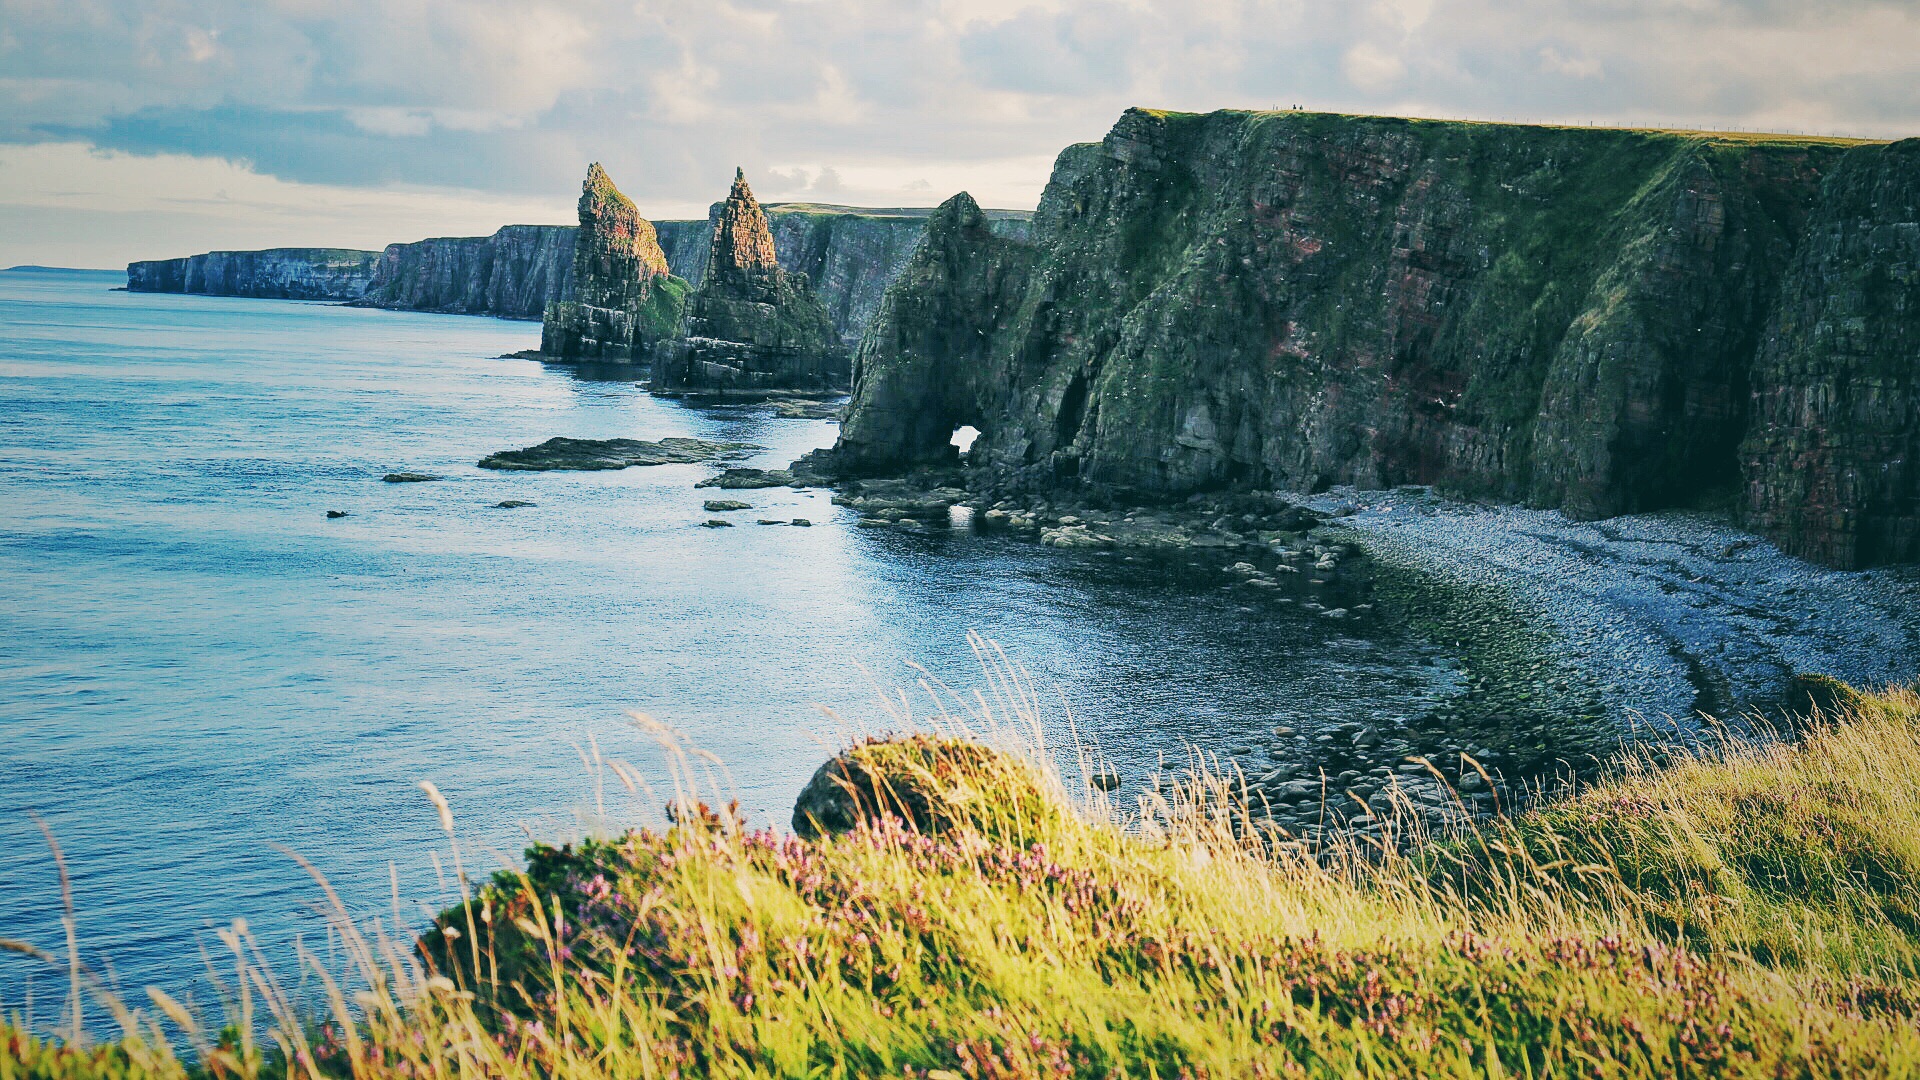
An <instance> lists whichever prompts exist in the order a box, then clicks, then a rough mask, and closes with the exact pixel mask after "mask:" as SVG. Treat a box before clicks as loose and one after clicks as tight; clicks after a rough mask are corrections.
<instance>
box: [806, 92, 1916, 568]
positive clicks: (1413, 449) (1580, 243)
mask: <svg viewBox="0 0 1920 1080" xmlns="http://www.w3.org/2000/svg"><path fill="white" fill-rule="evenodd" d="M969 214H971V210H969V209H967V208H966V207H960V206H958V205H957V204H953V205H950V207H949V208H948V210H947V213H946V216H945V217H942V216H939V215H936V217H935V218H934V219H933V221H934V223H933V224H932V225H930V226H929V237H930V238H938V237H945V238H947V240H948V241H949V243H948V244H947V245H946V247H945V248H943V249H940V250H935V247H936V245H934V244H932V243H930V244H929V245H927V246H926V247H924V248H923V249H922V250H921V251H920V252H919V253H918V254H916V256H915V258H916V260H918V265H917V266H915V265H910V266H909V267H908V268H907V269H906V271H904V272H903V274H902V276H901V279H900V281H899V282H897V283H896V285H895V286H894V288H893V289H892V290H890V292H891V293H892V294H895V295H897V297H898V299H897V300H895V299H893V298H892V297H890V298H889V300H888V301H887V302H886V303H883V305H882V308H881V310H880V312H879V313H878V315H877V316H876V318H875V320H874V322H873V323H872V324H871V326H870V329H869V333H868V336H867V338H866V339H865V340H864V341H863V343H862V348H861V352H860V356H859V358H858V360H857V367H858V369H859V372H860V378H859V379H858V380H857V382H858V383H859V386H858V387H857V388H856V394H855V396H854V400H853V403H852V405H851V407H850V409H849V412H848V414H847V418H846V424H845V428H844V432H843V440H842V445H841V447H840V457H841V459H842V461H843V463H844V466H845V467H846V468H847V469H848V470H849V471H853V472H887V471H901V470H904V469H908V468H911V467H913V466H915V465H919V464H924V463H927V462H929V461H937V460H942V459H944V458H945V457H946V456H947V455H948V454H949V451H947V449H946V441H947V438H946V437H947V435H948V434H950V433H951V432H952V431H953V430H954V428H956V427H958V426H960V425H963V424H964V425H970V426H974V427H977V428H979V429H980V430H981V432H982V436H981V439H980V441H979V443H977V444H976V447H975V452H974V455H973V457H974V458H975V459H976V460H977V461H978V462H979V463H980V464H982V465H983V466H985V468H983V469H982V474H983V475H982V484H983V485H985V486H991V487H996V488H1006V489H1026V490H1035V489H1048V488H1057V487H1059V486H1061V485H1070V486H1075V487H1081V488H1088V489H1098V490H1102V491H1108V492H1113V493H1115V494H1117V495H1119V496H1122V497H1128V498H1138V497H1148V498H1160V497H1171V496H1183V495H1186V494H1188V493H1190V492H1194V491H1203V490H1207V489H1210V488H1218V487H1226V486H1234V485H1244V486H1249V487H1253V488H1270V487H1286V488H1290V489H1309V490H1310V489H1314V488H1317V487H1319V486H1321V485H1326V484H1339V483H1351V484H1356V485H1359V486H1362V487H1391V486H1394V485H1398V484H1406V483H1420V484H1437V485H1440V486H1442V487H1445V488H1448V489H1450V490H1452V491H1455V492H1459V493H1462V494H1466V495H1471V496H1475V497H1488V498H1495V499H1501V500H1507V501H1514V502H1524V503H1527V504H1529V505H1534V506H1542V507H1556V508H1561V509H1564V510H1566V511H1567V512H1569V513H1570V514H1574V515H1576V516H1579V517H1585V518H1593V517H1606V516H1611V515H1615V514H1621V513H1630V512H1637V511H1643V510H1651V509H1659V508H1664V507H1672V506H1682V505H1697V504H1701V503H1713V504H1718V505H1732V506H1734V507H1735V508H1736V510H1737V511H1738V512H1739V513H1741V514H1742V515H1744V516H1745V517H1746V518H1747V519H1748V520H1750V521H1752V522H1754V523H1755V524H1756V525H1758V526H1760V527H1762V528H1765V529H1766V530H1767V531H1768V532H1769V533H1770V534H1771V535H1774V536H1775V537H1776V538H1778V539H1780V540H1781V541H1782V542H1783V543H1784V544H1785V545H1786V546H1788V547H1789V548H1791V549H1792V550H1794V551H1795V552H1796V553H1799V554H1803V555H1807V556H1810V557H1814V558H1818V559H1821V560H1823V561H1828V562H1832V563H1837V564H1840V565H1861V564H1871V563H1875V562H1886V561H1902V560H1907V559H1913V558H1920V482H1916V481H1917V480H1920V478H1916V476H1915V475H1914V474H1913V472H1912V470H1910V469H1908V468H1907V467H1906V466H1905V464H1904V463H1905V462H1906V461H1908V460H1911V459H1913V458H1915V457H1916V456H1920V445H1915V444H1914V442H1913V439H1914V438H1915V437H1916V436H1913V435H1912V432H1914V431H1916V430H1920V378H1916V372H1920V354H1916V353H1915V351H1914V350H1913V348H1912V347H1911V345H1910V340H1911V331H1910V328H1911V327H1912V326H1913V325H1915V324H1916V323H1917V322H1920V277H1916V276H1915V274H1914V272H1913V268H1914V267H1915V266H1916V265H1920V250H1917V249H1916V243H1915V238H1916V237H1920V141H1913V140H1910V141H1908V142H1903V143H1893V144H1884V143H1861V142H1855V141H1850V140H1838V139H1816V138H1806V137H1772V136H1749V135H1738V134H1733V135H1725V134H1718V133H1700V132H1678V131H1656V130H1635V129H1611V128H1574V127H1533V126H1522V125H1512V124H1488V123H1471V122H1461V121H1438V120H1409V119H1400V118H1394V117H1366V116H1344V115H1336V114H1326V113H1304V112H1280V113H1252V112H1233V111H1225V112H1215V113H1206V114H1191V113H1168V112H1158V111H1152V110H1140V109H1136V110H1131V111H1129V112H1128V113H1127V114H1126V115H1125V116H1123V117H1122V118H1121V119H1120V121H1119V122H1118V123H1117V124H1115V126H1114V128H1113V130H1112V131H1111V132H1110V133H1109V134H1108V135H1107V137H1106V139H1105V140H1103V141H1102V142H1100V143H1098V144H1085V145H1080V146H1074V147H1070V148H1068V149H1067V150H1066V151H1064V152H1063V153H1062V154H1061V155H1060V157H1059V159H1058V160H1057V162H1056V164H1055V167H1054V173H1053V177H1052V179H1051V181H1050V183H1049V184H1048V187H1047V191H1046V194H1045V195H1044V196H1043V198H1042V200H1041V205H1040V208H1039V209H1038V211H1036V213H1035V216H1034V223H1033V227H1032V233H1031V242H1030V243H1020V244H1006V245H987V244H984V243H982V242H981V241H980V239H979V238H978V237H977V236H976V235H975V233H976V232H977V230H970V229H964V228H958V227H954V226H953V225H952V222H957V221H958V220H959V219H960V218H961V217H965V216H967V215H969ZM943 222H946V223H947V224H946V226H945V227H943ZM989 247H992V248H993V253H992V262H991V265H990V266H983V267H976V268H973V269H971V270H969V271H968V274H969V276H970V278H971V280H972V281H974V282H976V283H978V284H979V285H980V286H981V288H982V289H985V290H987V291H975V292H968V291H966V290H965V289H964V288H954V287H953V286H952V283H951V281H952V276H951V275H943V273H942V272H941V270H940V268H941V267H942V266H945V265H952V264H955V263H956V262H957V261H959V260H960V259H961V258H962V257H965V258H967V259H976V260H977V259H981V258H986V257H987V255H986V252H987V249H988V248H989ZM916 282H920V283H923V285H927V286H930V287H921V288H918V289H917V290H916V287H915V284H914V283H916ZM889 305H891V306H889ZM940 341H946V342H951V343H954V345H953V347H952V348H941V347H938V346H937V344H936V343H937V342H940ZM922 373H930V374H922ZM955 387H965V388H966V391H967V392H966V393H964V394H961V395H956V394H955V393H954V388H955ZM870 398H871V399H872V401H873V406H874V407H871V408H870V407H869V399H870Z"/></svg>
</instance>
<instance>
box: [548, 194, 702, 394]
mask: <svg viewBox="0 0 1920 1080" xmlns="http://www.w3.org/2000/svg"><path fill="white" fill-rule="evenodd" d="M573 281H574V288H573V296H572V298H571V299H568V300H562V301H558V302H556V303H553V304H551V305H549V306H548V308H547V310H546V314H545V318H544V321H543V325H542V327H541V333H540V351H541V352H544V353H546V354H548V355H549V356H557V357H568V358H572V357H579V358H592V359H602V360H644V359H646V358H647V357H648V355H649V353H650V352H651V350H652V348H653V345H654V343H655V342H658V341H660V340H662V339H663V338H665V337H667V336H668V335H670V334H671V333H673V331H674V329H675V328H676V327H678V325H679V323H680V312H681V306H682V303H683V302H684V299H685V296H686V283H685V282H683V281H681V280H680V279H678V278H675V277H673V276H672V275H671V273H670V272H669V271H668V269H667V256H666V254H665V253H664V252H662V251H661V250H660V242H659V240H658V239H656V238H655V235H654V231H653V223H652V222H650V221H648V220H647V219H646V218H643V217H641V216H640V212H639V210H637V209H635V207H634V205H633V203H632V202H631V201H629V200H628V199H627V197H626V196H625V195H622V194H620V189H619V188H616V187H614V186H613V181H612V180H610V179H608V177H607V174H606V171H605V170H603V169H601V168H600V163H599V162H594V163H593V165H592V166H590V167H589V168H588V169H587V178H586V180H585V181H584V182H583V183H582V184H581V190H580V228H579V230H578V231H577V232H575V234H574V244H573Z"/></svg>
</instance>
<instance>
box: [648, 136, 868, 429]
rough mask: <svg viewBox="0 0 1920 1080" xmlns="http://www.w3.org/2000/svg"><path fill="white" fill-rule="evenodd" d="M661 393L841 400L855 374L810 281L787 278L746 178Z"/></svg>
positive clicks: (716, 228)
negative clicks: (830, 393) (787, 394)
mask: <svg viewBox="0 0 1920 1080" xmlns="http://www.w3.org/2000/svg"><path fill="white" fill-rule="evenodd" d="M659 352H660V353H661V355H660V357H659V359H657V360H656V361H655V363H654V370H653V388H654V389H655V390H657V391H662V392H668V393H713V392H728V391H759V390H831V389H838V388H841V387H844V386H845V385H846V384H847V376H848V373H849V368H850V360H849V358H848V355H847V350H846V348H845V346H844V345H842V344H841V341H840V336H839V334H838V333H837V332H836V331H835V330H834V327H833V319H832V317H831V316H829V315H828V314H827V309H826V307H825V306H824V305H823V304H821V303H820V299H819V297H817V296H815V295H814V292H813V286H812V284H811V283H810V282H809V281H808V280H807V276H806V275H805V274H790V273H788V272H786V271H785V270H782V269H781V268H780V260H779V257H778V256H777V255H775V253H774V249H773V233H772V232H771V231H770V230H769V229H768V228H767V216H766V214H765V213H763V212H761V209H760V204H759V202H758V201H756V200H755V199H754V197H753V189H752V188H749V187H748V186H747V177H746V173H745V172H744V171H741V170H736V171H735V173H734V178H733V191H732V192H731V193H729V194H728V196H727V201H726V202H724V203H722V204H721V205H720V206H719V207H718V208H717V209H716V210H715V211H714V217H713V246H712V251H711V254H710V255H709V257H708V260H707V272H706V276H705V277H704V278H703V279H702V280H701V282H700V287H699V288H698V289H697V290H695V291H694V293H693V295H692V296H691V297H690V298H689V299H688V300H687V308H686V316H685V318H684V319H683V321H682V324H681V333H680V337H679V338H678V339H677V340H675V341H674V342H673V343H672V344H671V345H668V346H664V347H663V348H661V349H660V350H659Z"/></svg>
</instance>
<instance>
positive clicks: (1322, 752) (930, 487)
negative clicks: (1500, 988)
mask: <svg viewBox="0 0 1920 1080" xmlns="http://www.w3.org/2000/svg"><path fill="white" fill-rule="evenodd" d="M806 464H807V462H805V461H802V462H799V463H796V470H782V471H779V473H777V474H773V473H769V474H764V475H765V477H766V479H767V480H768V481H772V480H775V479H776V478H777V479H780V480H785V481H787V482H789V483H820V482H823V480H824V478H821V477H817V476H813V475H811V474H808V473H807V472H806V469H805V466H806ZM736 471H737V470H736ZM967 479H968V477H967V475H966V470H964V469H959V470H946V471H941V470H929V471H922V472H920V473H918V474H916V475H915V476H914V477H912V478H911V479H862V480H843V481H841V482H839V483H838V484H837V485H836V490H837V493H836V495H835V497H834V502H835V503H836V504H838V505H841V506H843V507H846V508H848V509H851V510H853V511H855V512H857V514H858V515H859V516H858V517H857V518H856V519H855V525H856V526H857V527H860V528H865V529H892V530H898V531H904V532H918V533H927V532H932V531H937V530H941V529H948V528H967V529H979V530H987V531H1001V532H1005V533H1008V534H1012V535H1015V536H1021V537H1025V538H1028V539H1030V540H1032V541H1033V542H1036V543H1039V544H1043V545H1046V546H1050V547H1056V548H1062V549H1073V550H1087V551H1100V552H1105V553H1108V554H1109V555H1110V556H1111V557H1116V558H1122V559H1128V560H1149V559H1151V560H1178V561H1180V562H1183V563H1185V564H1186V565H1187V566H1188V567H1193V566H1198V567H1202V568H1203V569H1204V570H1205V571H1206V572H1210V573H1215V574H1217V575H1218V576H1219V581H1220V587H1221V588H1224V589H1232V590H1234V591H1236V592H1238V593H1241V594H1244V595H1245V596H1246V597H1247V602H1248V603H1264V604H1279V605H1290V606H1294V607H1296V608H1297V609H1298V610H1300V611H1302V612H1303V613H1309V614H1312V615H1315V616H1318V617H1320V618H1325V619H1328V620H1336V621H1341V622H1351V623H1357V624H1361V625H1366V624H1369V623H1372V624H1375V628H1374V629H1371V630H1370V631H1369V632H1374V633H1385V634H1406V635H1411V636H1413V637H1414V638H1415V639H1416V640H1420V641H1424V642H1425V643H1426V644H1427V647H1428V651H1429V656H1428V659H1427V661H1426V662H1427V663H1428V664H1429V665H1431V667H1432V672H1433V680H1432V681H1433V689H1432V692H1431V693H1430V694H1427V695H1425V696H1423V697H1421V698H1419V699H1417V700H1412V701H1409V703H1408V707H1407V709H1406V710H1405V712H1404V713H1403V714H1402V715H1397V716H1382V717H1380V718H1379V719H1378V720H1377V721H1376V722H1372V723H1358V722H1349V723H1345V724H1341V725H1338V726H1336V727H1333V728H1331V729H1323V730H1314V731H1300V730H1296V729H1294V728H1292V727H1287V726H1282V727H1278V728H1276V729H1275V730H1274V731H1273V732H1272V733H1271V734H1270V735H1263V736H1262V737H1260V738H1257V739H1250V738H1242V739H1240V740H1237V743H1238V744H1237V745H1232V746H1222V747H1216V748H1211V749H1212V750H1214V751H1217V752H1219V753H1220V760H1221V761H1222V762H1232V763H1233V765H1234V766H1235V767H1236V768H1237V769H1238V770H1239V771H1240V772H1241V773H1242V774H1243V777H1244V782H1245V785H1246V794H1247V797H1248V801H1249V803H1250V804H1251V805H1252V806H1254V807H1255V808H1256V809H1257V811H1258V814H1257V816H1258V817H1259V818H1261V819H1264V821H1265V823H1266V824H1267V825H1269V826H1272V827H1277V828H1279V829H1281V830H1284V832H1285V834H1286V835H1287V836H1288V837H1292V838H1296V839H1300V840H1303V841H1318V840H1322V839H1325V838H1326V837H1327V836H1329V835H1330V834H1332V833H1339V834H1341V835H1347V836H1358V837H1363V838H1374V839H1384V838H1388V837H1393V836H1395V835H1401V836H1404V835H1406V833H1407V831H1408V829H1409V826H1410V824H1412V823H1417V826H1416V827H1415V829H1414V831H1419V830H1420V829H1425V830H1447V829H1453V828H1456V827H1458V826H1459V825H1460V824H1461V823H1463V822H1465V821H1468V820H1471V819H1473V818H1477V817H1483V816H1486V815H1489V814H1492V813H1494V812H1496V811H1497V810H1498V809H1499V808H1501V807H1502V806H1503V805H1504V806H1512V805H1516V804H1519V803H1524V802H1527V801H1529V800H1531V799H1533V798H1536V797H1538V796H1539V795H1540V794H1541V793H1543V792H1546V791H1550V790H1554V789H1557V788H1558V787H1559V786H1560V785H1561V784H1563V783H1564V782H1565V781H1567V780H1569V779H1573V778H1577V777H1580V776H1585V775H1590V774H1591V773H1593V772H1594V771H1595V769H1596V768H1597V767H1598V766H1599V765H1600V763H1601V762H1602V761H1603V759H1605V758H1606V757H1608V756H1609V755H1611V754H1613V753H1615V752H1617V751H1619V750H1620V749H1621V748H1622V746H1623V745H1625V744H1634V745H1639V746H1641V747H1642V748H1643V749H1645V750H1646V751H1647V752H1650V753H1654V754H1656V755H1657V754H1658V753H1660V751H1661V748H1662V747H1665V746H1671V745H1676V744H1685V743H1689V742H1694V741H1697V740H1699V739H1701V738H1703V737H1705V738H1710V737H1712V736H1714V735H1715V734H1716V733H1718V732H1720V731H1723V730H1726V729H1728V728H1732V729H1734V730H1745V729H1748V728H1750V727H1751V726H1752V724H1753V723H1754V722H1755V721H1756V720H1771V719H1773V718H1775V717H1777V716H1778V715H1780V714H1779V709H1780V707H1781V705H1782V703H1783V701H1784V700H1785V699H1786V697H1787V695H1788V692H1789V688H1790V686H1791V684H1792V683H1793V679H1794V677H1795V676H1796V675H1797V674H1800V673H1805V672H1817V673H1821V674H1831V675H1836V676H1838V677H1840V678H1843V679H1846V680H1848V681H1849V682H1853V683H1856V684H1859V685H1868V686H1872V685H1884V684H1886V683H1888V682H1890V681H1894V680H1897V679H1900V678H1904V677H1909V676H1910V675H1911V673H1912V672H1913V671H1915V670H1920V569H1916V568H1912V567H1907V568H1885V569H1879V570H1871V571H1838V570H1829V569H1824V568H1821V567H1817V566H1813V565H1811V564H1809V563H1806V562H1804V561H1802V560H1800V559H1796V558H1793V557H1791V556H1788V555H1785V554H1782V553H1781V552H1780V551H1779V550H1778V548H1776V547H1774V546H1773V545H1772V544H1771V543H1769V542H1767V541H1764V540H1761V539H1758V538H1756V537H1754V536H1752V535H1751V534H1747V533H1743V532H1741V531H1739V530H1737V529H1735V528H1734V527H1732V526H1731V525H1730V524H1728V523H1726V522H1725V521H1724V520H1721V519H1716V518H1714V517H1712V516H1711V515H1707V514H1700V513H1680V512H1666V513H1655V514H1645V515H1634V516H1629V517H1620V518H1613V519H1608V520H1604V521H1597V522H1576V521H1572V520H1569V519H1568V518H1566V517H1565V516H1563V515H1561V514H1560V513H1558V512H1555V511H1533V510H1524V509H1518V508H1511V507H1494V506H1482V505H1475V504H1470V503H1463V502H1458V501H1454V500H1450V499H1446V498H1443V497H1441V496H1438V495H1436V494H1435V493H1433V492H1432V491H1431V490H1430V489H1426V488H1402V489H1395V490H1390V491H1367V492H1361V491H1355V490H1352V489H1334V490H1331V491H1329V492H1326V493H1323V494H1319V495H1306V494H1302V493H1295V492H1285V491H1255V492H1216V493H1208V494H1204V495H1196V496H1193V497H1191V498H1189V499H1187V500H1184V501H1181V502H1178V503H1172V504H1165V505H1146V506H1124V505H1113V504H1108V503H1105V502H1104V501H1102V500H1098V499H1094V500H1077V499H1074V498H1072V497H1070V496H1055V497H1052V498H1038V499H1018V498H1002V499H993V498H986V497H982V496H980V495H979V494H977V493H975V492H972V491H969V490H968V488H967V486H966V482H967ZM1703 712H1704V713H1707V714H1710V715H1712V716H1714V717H1716V718H1718V719H1717V720H1716V721H1709V720H1707V719H1706V718H1705V717H1703V715H1702V713H1703ZM1621 716H1628V717H1632V718H1634V719H1633V721H1632V722H1631V723H1630V724H1629V725H1628V726H1625V727H1623V726H1622V725H1621V724H1620V723H1619V721H1618V719H1617V718H1618V717H1621Z"/></svg>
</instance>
